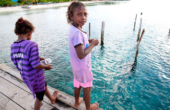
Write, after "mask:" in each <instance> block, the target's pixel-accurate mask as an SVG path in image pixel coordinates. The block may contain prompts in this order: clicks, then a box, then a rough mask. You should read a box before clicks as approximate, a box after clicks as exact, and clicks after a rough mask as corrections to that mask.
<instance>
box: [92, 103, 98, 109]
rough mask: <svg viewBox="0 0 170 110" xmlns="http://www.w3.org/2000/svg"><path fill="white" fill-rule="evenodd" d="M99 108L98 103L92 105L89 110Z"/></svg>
mask: <svg viewBox="0 0 170 110" xmlns="http://www.w3.org/2000/svg"><path fill="white" fill-rule="evenodd" d="M98 108H99V104H98V103H96V102H95V103H93V104H92V105H91V106H90V110H96V109H98Z"/></svg>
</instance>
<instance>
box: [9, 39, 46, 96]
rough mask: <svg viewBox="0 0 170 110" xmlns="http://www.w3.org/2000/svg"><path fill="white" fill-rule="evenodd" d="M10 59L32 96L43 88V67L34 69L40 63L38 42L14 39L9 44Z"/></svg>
mask: <svg viewBox="0 0 170 110" xmlns="http://www.w3.org/2000/svg"><path fill="white" fill-rule="evenodd" d="M11 60H12V62H13V63H14V64H15V66H16V68H17V69H18V70H19V72H20V74H21V77H22V79H23V80H24V82H25V84H26V85H27V86H28V88H29V89H30V90H31V92H32V94H33V96H34V98H35V93H36V92H41V91H44V90H45V76H44V71H43V69H34V67H36V66H38V65H39V64H40V57H39V52H38V44H37V43H35V42H33V41H30V40H21V41H16V42H14V43H13V44H12V45H11Z"/></svg>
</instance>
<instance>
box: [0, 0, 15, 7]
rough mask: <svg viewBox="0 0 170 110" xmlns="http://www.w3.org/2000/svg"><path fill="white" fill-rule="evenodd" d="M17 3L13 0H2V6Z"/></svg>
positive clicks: (0, 4) (0, 1)
mask: <svg viewBox="0 0 170 110" xmlns="http://www.w3.org/2000/svg"><path fill="white" fill-rule="evenodd" d="M14 4H15V3H14V2H12V0H0V6H11V5H14Z"/></svg>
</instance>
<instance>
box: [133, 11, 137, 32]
mask: <svg viewBox="0 0 170 110" xmlns="http://www.w3.org/2000/svg"><path fill="white" fill-rule="evenodd" d="M136 19H137V14H136V18H135V22H134V28H133V30H135V26H136Z"/></svg>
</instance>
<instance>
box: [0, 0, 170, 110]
mask: <svg viewBox="0 0 170 110" xmlns="http://www.w3.org/2000/svg"><path fill="white" fill-rule="evenodd" d="M168 4H169V1H168V0H162V1H158V0H149V1H148V0H132V1H127V2H119V3H117V4H113V3H111V4H109V3H108V2H107V3H104V4H90V5H88V6H87V10H88V13H89V17H88V21H87V23H86V25H85V26H84V27H83V29H84V30H85V31H86V32H88V24H89V22H90V23H91V38H96V39H99V40H100V36H101V22H102V21H105V41H104V43H105V44H104V46H103V47H101V46H100V45H99V46H97V47H96V48H94V49H93V51H92V72H93V75H94V78H95V79H94V81H93V88H92V91H91V103H94V102H98V103H99V104H100V108H103V109H104V110H113V109H129V110H131V109H138V110H140V109H170V93H169V91H170V74H169V71H170V69H169V66H170V50H169V48H170V35H168V31H169V28H170V15H169V10H170V7H169V5H168ZM66 10H67V7H60V8H57V7H56V8H49V9H37V10H25V11H23V10H21V11H18V12H8V13H0V24H1V26H0V38H1V39H0V41H1V43H0V62H1V63H5V64H6V65H8V66H12V67H13V68H15V67H14V65H13V64H12V62H11V60H10V45H11V44H12V43H13V42H14V41H15V40H16V39H17V36H16V35H15V34H14V32H13V30H14V25H15V22H16V20H17V19H18V18H19V17H21V16H22V17H23V18H25V19H28V20H30V21H31V22H32V23H33V24H34V26H35V27H36V31H35V32H34V33H33V36H32V40H33V41H36V42H37V43H38V45H39V48H40V49H39V50H40V56H42V57H44V58H51V59H52V65H53V67H54V69H52V70H50V71H45V77H46V81H47V83H48V85H50V86H52V87H54V88H56V89H59V90H61V91H64V92H66V93H67V94H70V95H72V96H73V95H74V92H73V91H74V88H73V75H72V70H71V65H70V57H69V50H68V30H69V25H68V24H67V21H66ZM141 12H142V13H143V14H142V16H141V15H140V14H141ZM136 14H138V17H137V23H136V30H135V31H133V26H134V20H135V15H136ZM141 17H142V19H143V22H142V29H145V33H144V36H143V39H142V41H141V44H140V47H139V54H138V59H137V63H136V69H135V70H134V71H131V68H132V64H133V61H134V57H135V52H136V39H137V33H138V28H139V23H140V22H139V21H140V20H139V19H140V18H141ZM81 96H83V95H82V93H81Z"/></svg>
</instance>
